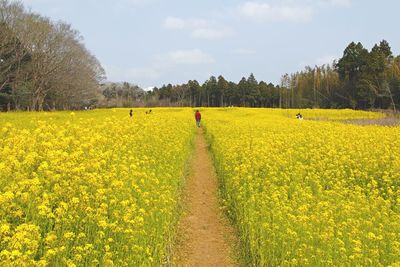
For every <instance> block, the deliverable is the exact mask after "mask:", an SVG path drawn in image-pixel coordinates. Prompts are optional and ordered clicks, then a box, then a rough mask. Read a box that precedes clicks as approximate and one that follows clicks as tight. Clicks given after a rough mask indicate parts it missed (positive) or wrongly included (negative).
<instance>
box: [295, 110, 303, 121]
mask: <svg viewBox="0 0 400 267" xmlns="http://www.w3.org/2000/svg"><path fill="white" fill-rule="evenodd" d="M296 119H298V120H302V119H303V115H301V114H300V112H299V113H297V114H296Z"/></svg>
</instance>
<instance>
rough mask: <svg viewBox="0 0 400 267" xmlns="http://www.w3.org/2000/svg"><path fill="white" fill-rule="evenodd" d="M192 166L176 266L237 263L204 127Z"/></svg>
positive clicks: (179, 234) (232, 238)
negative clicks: (220, 200)
mask: <svg viewBox="0 0 400 267" xmlns="http://www.w3.org/2000/svg"><path fill="white" fill-rule="evenodd" d="M191 168H192V170H191V175H190V177H189V178H188V181H187V183H186V188H185V191H184V214H183V217H182V219H181V222H180V223H179V232H178V246H177V248H176V251H175V257H174V258H175V261H174V264H173V266H237V264H236V263H235V260H234V257H233V255H232V248H231V247H232V245H233V244H234V243H235V242H234V240H235V239H234V233H233V230H232V227H230V226H229V223H228V221H227V219H226V218H225V217H224V215H223V214H222V211H221V210H220V208H219V204H218V183H217V178H216V173H215V170H214V166H213V164H212V162H211V159H210V156H209V154H208V150H207V144H206V141H205V138H204V133H203V130H202V129H199V130H198V132H197V136H196V145H195V154H194V158H193V159H192V167H191Z"/></svg>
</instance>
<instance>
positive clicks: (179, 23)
mask: <svg viewBox="0 0 400 267" xmlns="http://www.w3.org/2000/svg"><path fill="white" fill-rule="evenodd" d="M208 24H209V23H208V22H207V21H206V20H203V19H182V18H178V17H167V18H166V19H165V20H164V22H163V27H164V28H166V29H169V30H183V29H189V30H192V29H196V28H201V27H207V26H208Z"/></svg>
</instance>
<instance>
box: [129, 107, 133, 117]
mask: <svg viewBox="0 0 400 267" xmlns="http://www.w3.org/2000/svg"><path fill="white" fill-rule="evenodd" d="M132 116H133V110H132V109H131V110H130V111H129V117H131V119H132Z"/></svg>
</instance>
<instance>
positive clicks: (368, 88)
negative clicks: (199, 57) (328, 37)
mask: <svg viewBox="0 0 400 267" xmlns="http://www.w3.org/2000/svg"><path fill="white" fill-rule="evenodd" d="M146 99H147V104H148V105H153V106H157V105H161V106H207V107H225V106H241V107H270V108H353V109H377V108H379V109H394V110H396V108H398V106H399V105H400V56H397V57H395V56H394V55H393V54H392V52H391V48H390V46H389V43H388V42H387V41H385V40H383V41H381V42H380V43H379V44H376V45H375V46H374V47H373V48H372V49H371V50H370V51H368V50H367V49H365V48H364V47H363V45H362V44H361V43H355V42H352V43H350V44H349V45H348V46H347V47H346V49H345V50H344V52H343V56H342V57H341V58H340V59H338V60H335V61H334V62H333V63H332V64H326V65H322V66H315V67H310V66H307V67H305V69H304V70H303V71H299V72H296V73H292V74H290V75H289V74H285V75H283V76H282V78H281V82H280V84H279V85H274V84H272V83H267V82H264V81H260V82H258V81H257V80H256V78H255V77H254V75H253V74H250V76H249V77H247V78H245V77H243V78H242V79H241V80H240V81H239V82H238V83H235V82H232V81H227V80H226V79H225V78H224V77H223V76H219V77H218V78H216V77H215V76H211V77H210V78H209V79H208V80H207V81H205V82H204V83H203V84H199V82H198V81H196V80H190V81H188V82H187V83H184V84H178V85H172V84H168V85H163V86H162V87H160V88H157V87H156V88H154V89H153V90H152V91H151V92H148V93H147V97H146Z"/></svg>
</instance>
